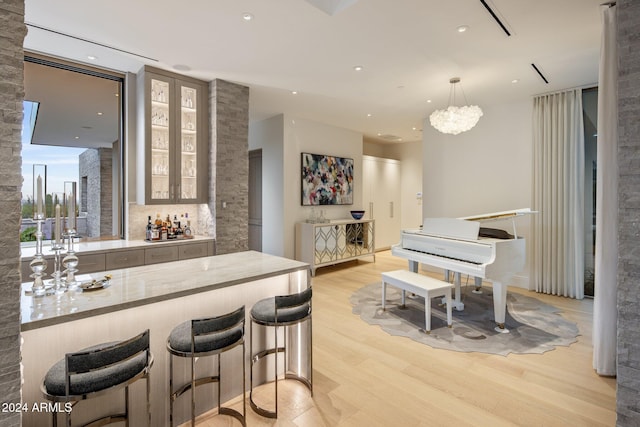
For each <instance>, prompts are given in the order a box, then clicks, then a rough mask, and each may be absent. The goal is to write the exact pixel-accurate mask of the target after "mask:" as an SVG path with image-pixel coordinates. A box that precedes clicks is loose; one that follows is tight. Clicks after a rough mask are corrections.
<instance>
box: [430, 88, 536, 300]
mask: <svg viewBox="0 0 640 427" xmlns="http://www.w3.org/2000/svg"><path fill="white" fill-rule="evenodd" d="M532 105H533V103H532V101H531V99H529V98H527V99H525V100H522V101H520V102H515V103H511V104H504V105H489V106H482V108H483V111H484V116H483V117H482V118H481V119H480V122H479V123H478V125H477V126H476V127H475V128H473V129H472V130H470V131H468V132H465V133H461V134H459V135H445V134H442V133H440V132H438V131H436V130H435V129H434V128H433V127H431V125H430V124H429V121H428V119H427V120H425V123H424V126H423V129H424V131H423V162H422V163H423V167H424V169H423V179H422V181H423V193H424V197H423V209H422V211H423V216H425V217H460V216H468V215H473V214H481V213H488V212H497V211H504V210H511V209H518V208H525V207H530V205H531V201H532V180H531V177H532V171H531V167H532V161H531V155H532V150H531V144H532V130H531V129H532ZM516 224H517V229H518V234H519V235H523V236H524V237H525V238H527V237H528V236H529V229H530V218H528V217H523V218H519V219H517V223H516ZM487 226H491V227H496V228H505V229H508V231H511V229H510V228H511V222H510V221H509V222H504V221H501V222H495V223H490V225H487ZM529 244H530V242H528V244H527V254H528V255H529V254H530V250H529ZM528 259H529V256H527V265H526V267H525V271H524V272H522V273H521V274H520V275H518V276H517V277H515V278H514V279H513V283H511V284H513V285H517V286H521V287H525V288H526V287H528V278H529V273H528V271H529V264H530V263H529V261H528Z"/></svg>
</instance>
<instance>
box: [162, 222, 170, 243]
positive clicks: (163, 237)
mask: <svg viewBox="0 0 640 427" xmlns="http://www.w3.org/2000/svg"><path fill="white" fill-rule="evenodd" d="M168 237H169V235H168V233H167V226H166V225H165V224H164V223H162V226H161V227H160V240H167V239H168Z"/></svg>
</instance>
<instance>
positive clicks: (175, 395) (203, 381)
mask: <svg viewBox="0 0 640 427" xmlns="http://www.w3.org/2000/svg"><path fill="white" fill-rule="evenodd" d="M218 381H220V377H219V376H217V375H216V376H212V377H202V378H196V381H195V383H196V387H198V386H200V385H202V384H209V383H217V382H218ZM189 390H191V383H186V384H185V385H183V386H182V387H180V388H179V389H177V390H176V391H174V392H173V393H171V400H172V401H174V402H175V400H176V399H177V398H178V397H180V396H182V395H183V394H184V393H186V392H187V391H189Z"/></svg>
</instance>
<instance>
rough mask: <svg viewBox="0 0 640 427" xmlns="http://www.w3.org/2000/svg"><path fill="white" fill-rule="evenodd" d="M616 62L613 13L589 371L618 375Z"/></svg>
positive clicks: (607, 29)
mask: <svg viewBox="0 0 640 427" xmlns="http://www.w3.org/2000/svg"><path fill="white" fill-rule="evenodd" d="M617 85H618V57H617V49H616V7H615V6H613V7H607V8H605V9H603V11H602V39H601V46H600V77H599V81H598V157H597V162H598V173H597V184H596V257H595V278H594V279H595V289H594V302H593V367H594V369H595V370H596V372H598V374H600V375H615V374H616V345H617V343H616V332H617V331H616V323H617V305H616V298H617V290H618V283H617V278H616V275H617V264H618V237H617V236H618V193H617V191H618V190H617V189H618V162H617V157H618V147H617V146H618V121H617V116H618V95H617V90H618V87H617Z"/></svg>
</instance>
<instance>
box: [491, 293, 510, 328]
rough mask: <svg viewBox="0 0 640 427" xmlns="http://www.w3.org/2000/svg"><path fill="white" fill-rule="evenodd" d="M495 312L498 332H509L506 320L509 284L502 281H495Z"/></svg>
mask: <svg viewBox="0 0 640 427" xmlns="http://www.w3.org/2000/svg"><path fill="white" fill-rule="evenodd" d="M493 314H494V316H495V318H496V323H497V324H498V326H496V328H495V330H496V332H500V333H503V334H508V333H509V330H508V329H507V328H505V326H504V321H505V316H506V314H507V285H505V284H503V283H502V282H493Z"/></svg>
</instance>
